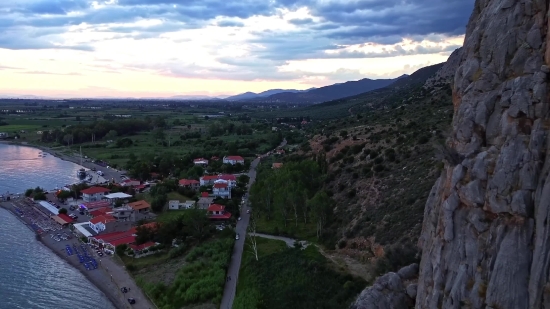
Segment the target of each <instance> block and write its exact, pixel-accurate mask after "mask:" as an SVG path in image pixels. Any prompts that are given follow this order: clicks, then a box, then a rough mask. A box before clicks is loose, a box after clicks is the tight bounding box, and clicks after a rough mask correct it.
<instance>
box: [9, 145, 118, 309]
mask: <svg viewBox="0 0 550 309" xmlns="http://www.w3.org/2000/svg"><path fill="white" fill-rule="evenodd" d="M39 152H40V150H38V149H34V148H30V147H24V146H14V145H6V144H2V143H0V194H2V193H5V192H6V191H9V192H10V193H18V192H24V191H25V189H27V188H34V187H36V186H40V187H42V188H44V189H54V188H55V187H57V186H59V187H60V186H62V185H65V184H70V183H74V182H76V181H77V178H76V171H77V170H78V169H79V168H80V167H79V166H78V165H76V164H74V163H71V162H66V161H62V160H61V159H58V158H55V157H53V156H51V155H47V156H46V157H45V158H41V157H38V153H39ZM0 235H1V237H0V296H1V298H2V299H1V300H0V308H2V309H53V308H55V309H74V308H78V309H97V308H101V309H114V308H115V307H114V306H113V305H112V304H111V302H110V301H109V300H108V299H107V297H106V296H105V295H104V294H103V293H102V292H101V291H100V290H99V289H97V288H96V287H95V286H94V285H93V284H92V283H91V282H90V281H89V280H88V279H86V277H84V275H83V274H81V273H80V272H79V271H78V270H76V269H75V268H73V267H72V266H70V265H69V264H68V263H67V262H66V261H64V260H63V259H61V258H60V257H58V256H57V255H55V254H54V253H53V252H51V251H50V249H48V248H47V247H45V246H44V245H43V244H42V243H40V242H39V241H38V240H36V238H35V234H34V232H32V231H31V230H30V229H29V228H28V227H27V226H25V224H24V223H23V222H21V221H20V220H19V219H18V218H17V217H15V216H14V215H13V214H12V213H10V212H9V211H7V210H5V209H2V208H0Z"/></svg>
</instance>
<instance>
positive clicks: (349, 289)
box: [233, 239, 366, 309]
mask: <svg viewBox="0 0 550 309" xmlns="http://www.w3.org/2000/svg"><path fill="white" fill-rule="evenodd" d="M258 246H259V249H258V251H259V253H260V258H259V260H258V261H256V260H255V258H254V257H253V254H251V253H249V252H247V253H246V254H245V256H244V261H243V264H242V266H241V272H240V275H239V283H238V287H237V295H236V297H235V301H234V302H233V308H235V309H255V308H265V309H278V308H285V309H286V308H327V309H329V308H345V307H347V306H348V305H349V304H350V303H351V301H352V300H353V299H354V298H355V297H356V296H357V294H358V293H359V292H360V291H361V290H362V289H363V288H364V287H365V284H366V283H365V282H364V281H363V280H362V279H358V278H355V277H352V276H351V275H344V274H341V273H338V272H336V271H334V270H333V269H332V268H331V266H332V265H331V264H329V263H330V262H327V260H326V259H325V258H324V257H323V256H322V255H321V254H320V253H319V252H318V250H317V248H316V247H315V246H310V247H308V248H307V249H305V250H301V249H299V248H291V249H286V248H284V247H286V246H284V243H282V242H281V241H276V240H266V239H261V240H260V239H259V240H258Z"/></svg>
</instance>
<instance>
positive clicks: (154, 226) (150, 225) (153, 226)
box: [136, 222, 160, 231]
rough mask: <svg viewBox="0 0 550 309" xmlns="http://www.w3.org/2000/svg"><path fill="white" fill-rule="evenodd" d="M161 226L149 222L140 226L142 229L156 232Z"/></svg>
mask: <svg viewBox="0 0 550 309" xmlns="http://www.w3.org/2000/svg"><path fill="white" fill-rule="evenodd" d="M159 225H160V224H159V223H158V222H149V223H145V224H142V225H140V227H145V228H147V229H150V230H156V229H157V227H158V226H159ZM136 231H137V230H136Z"/></svg>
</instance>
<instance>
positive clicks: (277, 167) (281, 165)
mask: <svg viewBox="0 0 550 309" xmlns="http://www.w3.org/2000/svg"><path fill="white" fill-rule="evenodd" d="M281 167H283V163H273V164H272V165H271V168H272V169H279V168H281Z"/></svg>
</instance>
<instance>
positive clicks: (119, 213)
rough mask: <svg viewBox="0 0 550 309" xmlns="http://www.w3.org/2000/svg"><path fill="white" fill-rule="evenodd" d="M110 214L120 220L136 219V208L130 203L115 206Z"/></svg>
mask: <svg viewBox="0 0 550 309" xmlns="http://www.w3.org/2000/svg"><path fill="white" fill-rule="evenodd" d="M110 214H111V216H113V217H114V218H115V219H117V220H119V221H135V216H133V214H134V209H133V208H132V207H130V206H128V205H124V206H121V207H116V208H113V210H112V211H111V213H110Z"/></svg>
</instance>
